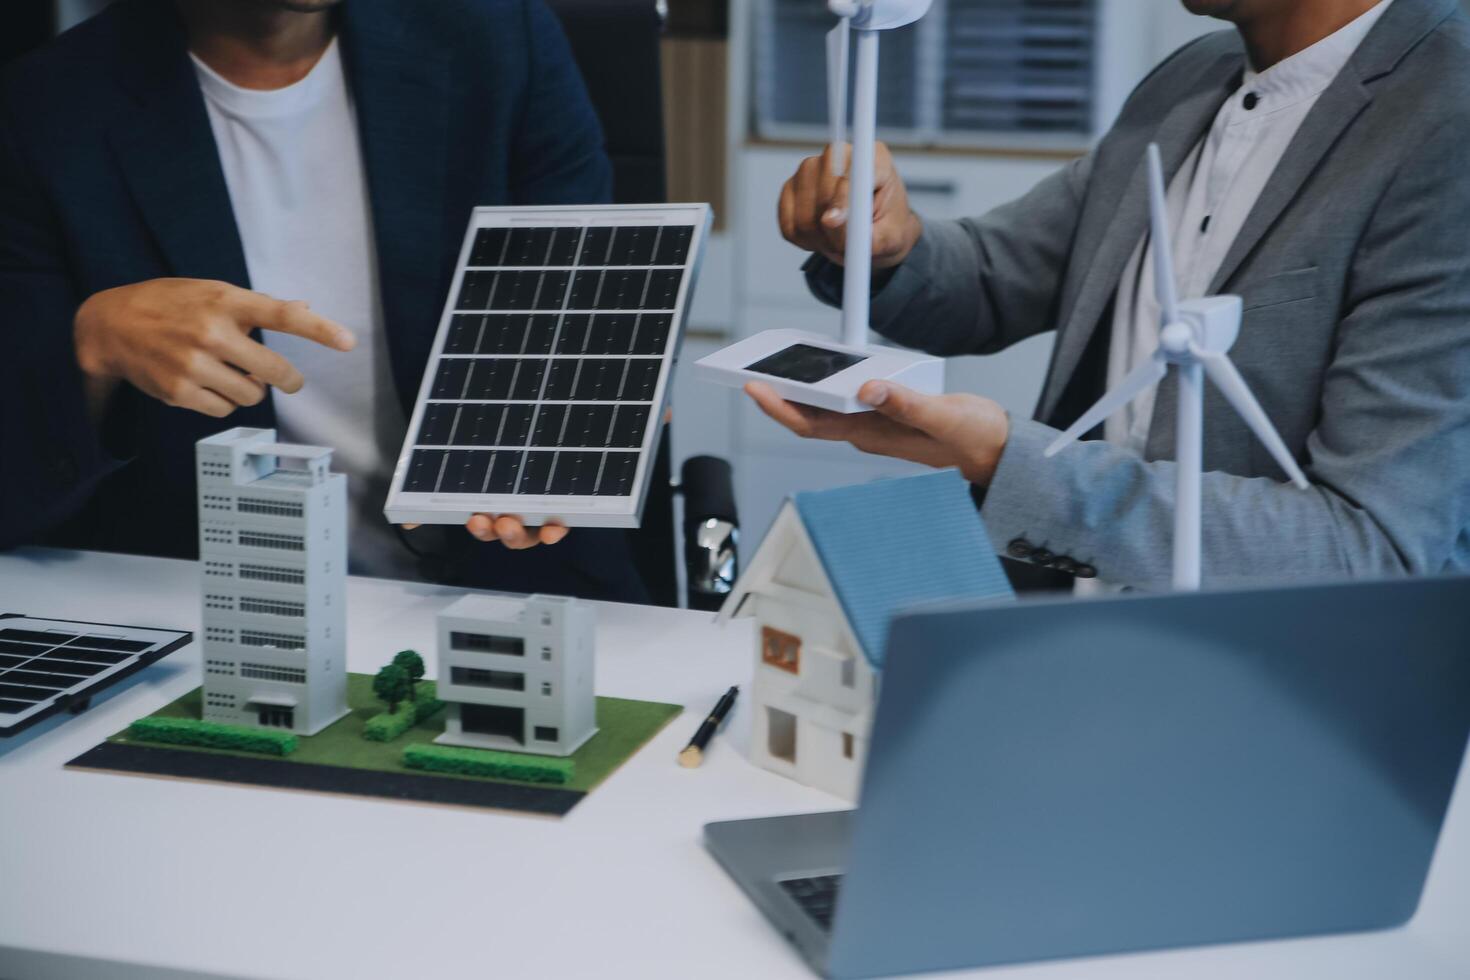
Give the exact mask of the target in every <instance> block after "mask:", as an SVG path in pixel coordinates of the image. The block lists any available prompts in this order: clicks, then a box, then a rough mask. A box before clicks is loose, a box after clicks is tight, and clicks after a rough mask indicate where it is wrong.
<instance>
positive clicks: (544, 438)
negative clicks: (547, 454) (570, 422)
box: [531, 405, 567, 446]
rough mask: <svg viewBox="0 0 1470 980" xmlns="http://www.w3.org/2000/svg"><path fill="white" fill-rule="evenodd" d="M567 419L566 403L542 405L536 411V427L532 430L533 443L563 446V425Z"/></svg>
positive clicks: (536, 444)
mask: <svg viewBox="0 0 1470 980" xmlns="http://www.w3.org/2000/svg"><path fill="white" fill-rule="evenodd" d="M566 421H567V406H566V405H542V406H541V408H540V410H539V411H537V412H536V427H535V428H534V429H532V430H531V445H533V446H562V445H565V443H564V442H562V437H561V436H562V427H563V426H565V425H566Z"/></svg>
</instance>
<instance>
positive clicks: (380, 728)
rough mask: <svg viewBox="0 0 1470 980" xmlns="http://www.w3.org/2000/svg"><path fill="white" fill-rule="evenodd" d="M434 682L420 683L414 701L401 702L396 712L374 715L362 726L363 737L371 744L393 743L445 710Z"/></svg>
mask: <svg viewBox="0 0 1470 980" xmlns="http://www.w3.org/2000/svg"><path fill="white" fill-rule="evenodd" d="M436 692H437V689H436V687H435V685H434V682H433V681H419V683H418V684H417V685H416V686H415V698H414V700H412V701H400V702H398V707H397V709H396V710H394V711H384V712H382V713H381V714H376V715H373V716H372V717H371V718H369V719H368V720H367V722H366V723H365V724H364V725H363V726H362V737H363V738H365V739H367V740H368V741H369V742H391V741H393V740H394V739H395V738H397V737H398V736H400V735H402V734H403V733H404V732H406V731H408V730H409V729H410V728H412V727H413V726H414V725H416V724H417V723H419V722H421V721H427V720H428V719H430V718H432V717H433V716H434V715H436V714H438V713H439V712H440V711H443V710H444V702H443V701H440V700H439V699H438V698H436V697H435V696H434V695H435V693H436Z"/></svg>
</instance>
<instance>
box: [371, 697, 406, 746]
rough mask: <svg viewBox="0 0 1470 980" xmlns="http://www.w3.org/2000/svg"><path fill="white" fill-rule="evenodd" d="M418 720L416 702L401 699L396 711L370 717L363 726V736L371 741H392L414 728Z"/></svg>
mask: <svg viewBox="0 0 1470 980" xmlns="http://www.w3.org/2000/svg"><path fill="white" fill-rule="evenodd" d="M418 720H419V717H418V709H417V708H416V707H415V706H414V703H413V702H412V701H400V702H398V708H397V710H396V711H384V712H383V713H382V714H377V715H373V716H372V717H371V718H369V719H368V720H367V723H366V724H364V725H363V726H362V737H363V738H365V739H367V740H368V741H369V742H391V741H393V740H394V739H395V738H397V737H398V736H400V735H402V734H403V733H404V732H406V731H408V730H409V729H410V728H412V727H413V726H414V723H415V722H417V721H418Z"/></svg>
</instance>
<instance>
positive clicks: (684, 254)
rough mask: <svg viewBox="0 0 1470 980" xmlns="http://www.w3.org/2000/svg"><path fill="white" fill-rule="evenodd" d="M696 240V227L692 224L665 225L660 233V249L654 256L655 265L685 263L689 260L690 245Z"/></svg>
mask: <svg viewBox="0 0 1470 980" xmlns="http://www.w3.org/2000/svg"><path fill="white" fill-rule="evenodd" d="M693 241H694V228H693V227H692V226H690V225H665V226H664V228H663V233H662V234H661V235H659V239H658V249H657V250H656V251H655V253H654V256H653V264H654V265H683V264H684V263H685V262H687V261H688V260H689V245H690V243H691V242H693Z"/></svg>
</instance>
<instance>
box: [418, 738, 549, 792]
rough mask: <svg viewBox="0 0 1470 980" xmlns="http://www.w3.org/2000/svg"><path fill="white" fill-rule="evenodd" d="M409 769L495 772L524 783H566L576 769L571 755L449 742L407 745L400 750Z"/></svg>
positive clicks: (461, 773)
mask: <svg viewBox="0 0 1470 980" xmlns="http://www.w3.org/2000/svg"><path fill="white" fill-rule="evenodd" d="M403 764H404V765H405V766H407V767H408V768H409V769H423V770H425V771H427V772H446V773H453V774H455V775H458V776H494V777H496V778H498V779H517V780H520V781H521V782H525V783H566V782H570V781H571V778H572V774H573V773H574V772H575V771H576V770H575V767H574V765H573V764H572V760H571V759H552V758H544V757H541V756H531V755H516V754H514V753H510V752H494V751H492V750H490V749H461V748H455V747H453V746H448V745H409V746H407V747H405V748H404V750H403Z"/></svg>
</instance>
